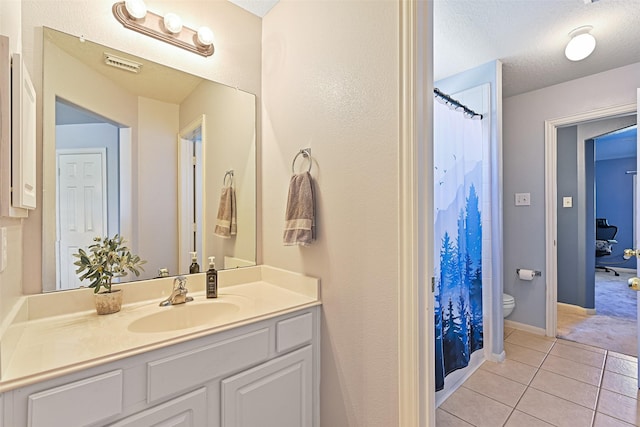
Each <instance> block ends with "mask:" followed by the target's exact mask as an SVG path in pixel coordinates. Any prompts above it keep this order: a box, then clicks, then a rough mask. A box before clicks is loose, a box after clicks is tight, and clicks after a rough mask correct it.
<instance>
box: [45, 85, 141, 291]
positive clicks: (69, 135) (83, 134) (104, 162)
mask: <svg viewBox="0 0 640 427" xmlns="http://www.w3.org/2000/svg"><path fill="white" fill-rule="evenodd" d="M55 105H56V126H55V141H56V143H55V159H56V173H55V199H54V200H55V201H54V203H53V204H52V206H51V207H52V208H53V209H52V211H53V212H51V217H52V218H53V221H54V222H53V224H52V225H54V226H55V235H53V234H52V236H51V238H52V247H55V251H51V260H50V261H49V260H47V259H46V258H45V261H46V262H51V265H52V266H54V268H53V269H52V271H54V275H53V276H52V277H51V282H50V283H48V282H43V291H52V290H62V289H74V288H77V287H79V286H81V282H80V281H79V280H78V277H77V276H76V274H75V267H74V266H73V262H74V261H75V259H74V258H73V256H72V254H73V253H75V252H77V250H78V248H85V249H86V248H87V247H88V246H89V245H91V244H92V243H93V238H94V237H96V236H102V237H104V236H106V235H114V234H116V233H121V232H122V231H123V229H126V230H129V228H130V227H128V226H127V221H126V220H125V221H123V220H122V218H128V217H129V216H130V215H127V214H126V212H128V211H129V210H130V203H129V199H130V197H129V196H128V192H127V190H126V189H127V188H130V186H128V185H126V184H127V183H128V182H130V181H129V179H128V177H129V176H130V168H128V167H126V165H127V164H129V163H130V162H129V161H128V159H129V156H130V138H128V137H127V135H129V134H130V131H129V129H128V128H123V127H121V125H119V124H118V123H115V122H113V121H112V120H110V119H108V118H106V117H103V116H100V115H99V114H97V113H94V112H92V111H90V110H87V109H85V108H83V107H80V106H78V105H75V104H73V103H71V102H68V101H66V100H64V99H62V98H59V97H56V103H55ZM123 185H124V187H123ZM123 188H125V191H122V189H123ZM54 209H55V210H54ZM53 239H55V245H53V243H54V242H53ZM54 253H55V255H54Z"/></svg>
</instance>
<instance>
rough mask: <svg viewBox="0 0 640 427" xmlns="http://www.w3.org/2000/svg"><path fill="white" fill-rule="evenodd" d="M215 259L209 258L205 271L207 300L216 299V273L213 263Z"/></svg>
mask: <svg viewBox="0 0 640 427" xmlns="http://www.w3.org/2000/svg"><path fill="white" fill-rule="evenodd" d="M215 259H216V257H214V256H210V257H209V269H208V270H207V298H218V272H217V271H216V264H215V263H214V262H213V260H215Z"/></svg>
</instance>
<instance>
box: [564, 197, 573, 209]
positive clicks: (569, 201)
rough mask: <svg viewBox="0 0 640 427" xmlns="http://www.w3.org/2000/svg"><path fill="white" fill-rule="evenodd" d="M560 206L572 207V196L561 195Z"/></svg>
mask: <svg viewBox="0 0 640 427" xmlns="http://www.w3.org/2000/svg"><path fill="white" fill-rule="evenodd" d="M562 207H563V208H571V207H573V197H563V198H562Z"/></svg>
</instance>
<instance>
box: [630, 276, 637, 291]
mask: <svg viewBox="0 0 640 427" xmlns="http://www.w3.org/2000/svg"><path fill="white" fill-rule="evenodd" d="M628 283H629V287H630V288H631V289H633V290H634V291H640V278H638V277H632V278H631V279H629V281H628Z"/></svg>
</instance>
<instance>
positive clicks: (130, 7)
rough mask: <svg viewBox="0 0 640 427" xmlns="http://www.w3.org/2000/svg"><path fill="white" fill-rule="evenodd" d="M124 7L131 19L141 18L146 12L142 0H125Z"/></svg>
mask: <svg viewBox="0 0 640 427" xmlns="http://www.w3.org/2000/svg"><path fill="white" fill-rule="evenodd" d="M124 7H125V9H126V10H127V14H129V16H130V17H131V18H133V19H142V18H144V17H145V16H146V14H147V6H146V5H145V4H144V1H143V0H127V1H125V2H124Z"/></svg>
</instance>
